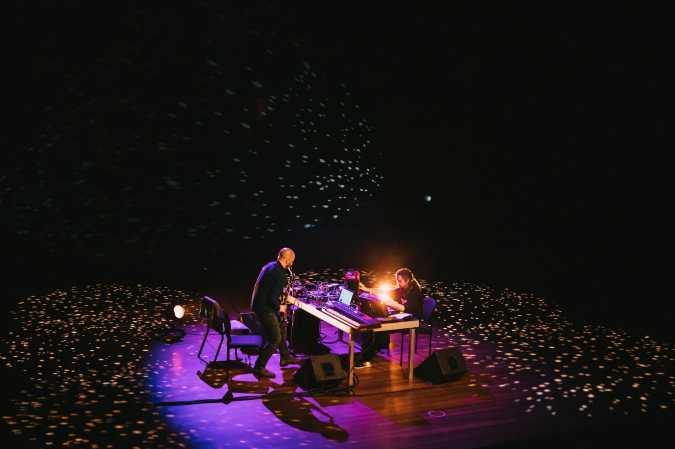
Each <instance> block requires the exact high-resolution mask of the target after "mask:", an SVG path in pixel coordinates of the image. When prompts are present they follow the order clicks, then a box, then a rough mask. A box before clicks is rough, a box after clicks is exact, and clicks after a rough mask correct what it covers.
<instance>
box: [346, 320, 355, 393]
mask: <svg viewBox="0 0 675 449" xmlns="http://www.w3.org/2000/svg"><path fill="white" fill-rule="evenodd" d="M347 344H348V346H349V374H348V382H349V386H350V387H353V386H354V339H353V338H352V333H351V332H350V333H349V340H348V343H347Z"/></svg>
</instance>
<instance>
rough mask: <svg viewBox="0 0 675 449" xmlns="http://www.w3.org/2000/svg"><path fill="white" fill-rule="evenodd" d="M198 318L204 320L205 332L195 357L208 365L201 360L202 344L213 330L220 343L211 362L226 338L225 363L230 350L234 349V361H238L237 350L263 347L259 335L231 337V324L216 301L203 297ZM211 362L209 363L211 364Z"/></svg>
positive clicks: (228, 359) (214, 359)
mask: <svg viewBox="0 0 675 449" xmlns="http://www.w3.org/2000/svg"><path fill="white" fill-rule="evenodd" d="M199 316H200V318H202V319H205V320H206V332H205V333H204V339H203V340H202V345H201V346H200V348H199V352H198V353H197V357H198V358H199V359H200V360H202V361H204V362H206V363H209V362H208V361H207V360H204V359H202V357H201V355H202V351H203V350H204V344H205V343H206V339H207V337H208V336H209V331H210V330H214V331H216V332H217V333H218V334H220V343H219V344H218V349H217V350H216V355H215V357H214V358H213V361H212V362H215V361H216V360H218V354H220V349H221V347H222V346H223V340H225V339H226V338H227V361H228V362H229V361H230V349H233V348H234V351H235V352H234V355H235V359H236V360H239V354H238V352H237V350H238V349H242V351H243V350H244V348H255V349H260V347H261V346H262V345H263V338H262V336H260V335H255V334H244V335H232V323H231V322H230V319H229V317H228V316H227V313H226V312H225V311H224V310H223V308H222V307H220V304H218V301H216V300H215V299H212V298H209V297H208V296H204V297H203V298H202V303H201V307H200V309H199ZM212 362H211V363H212Z"/></svg>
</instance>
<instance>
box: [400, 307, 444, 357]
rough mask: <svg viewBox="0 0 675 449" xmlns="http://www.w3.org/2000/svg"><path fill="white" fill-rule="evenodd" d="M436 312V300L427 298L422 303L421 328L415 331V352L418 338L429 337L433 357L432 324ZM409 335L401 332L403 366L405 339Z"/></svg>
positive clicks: (406, 332)
mask: <svg viewBox="0 0 675 449" xmlns="http://www.w3.org/2000/svg"><path fill="white" fill-rule="evenodd" d="M434 310H436V300H435V299H434V298H432V297H431V296H425V297H424V300H423V302H422V315H423V316H422V319H421V320H420V327H418V328H417V329H415V351H417V337H418V336H419V335H420V334H423V335H428V336H429V355H431V340H432V334H433V326H432V324H431V318H432V316H433V314H434ZM406 335H408V331H407V330H405V331H402V332H401V360H400V361H399V363H400V364H401V365H403V347H404V346H405V345H404V344H403V339H404V338H405V336H406Z"/></svg>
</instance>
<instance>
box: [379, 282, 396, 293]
mask: <svg viewBox="0 0 675 449" xmlns="http://www.w3.org/2000/svg"><path fill="white" fill-rule="evenodd" d="M393 289H394V287H392V285H391V284H390V283H389V282H381V283H380V285H378V286H377V290H380V291H383V292H389V291H392V290H393Z"/></svg>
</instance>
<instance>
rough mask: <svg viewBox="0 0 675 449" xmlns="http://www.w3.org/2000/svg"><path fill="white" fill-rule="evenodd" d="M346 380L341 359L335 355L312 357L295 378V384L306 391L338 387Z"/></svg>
mask: <svg viewBox="0 0 675 449" xmlns="http://www.w3.org/2000/svg"><path fill="white" fill-rule="evenodd" d="M346 378H347V374H346V373H345V370H344V368H343V367H342V363H340V358H339V357H338V356H337V355H335V354H323V355H313V356H311V357H310V358H309V359H307V360H306V361H305V363H304V364H303V365H302V366H301V367H300V369H299V370H298V371H297V372H296V373H295V375H294V376H293V379H294V380H295V383H296V384H298V385H299V386H301V387H302V388H304V389H305V390H310V389H314V388H318V387H322V388H331V387H336V386H338V385H340V383H341V382H342V381H343V380H345V379H346Z"/></svg>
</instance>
